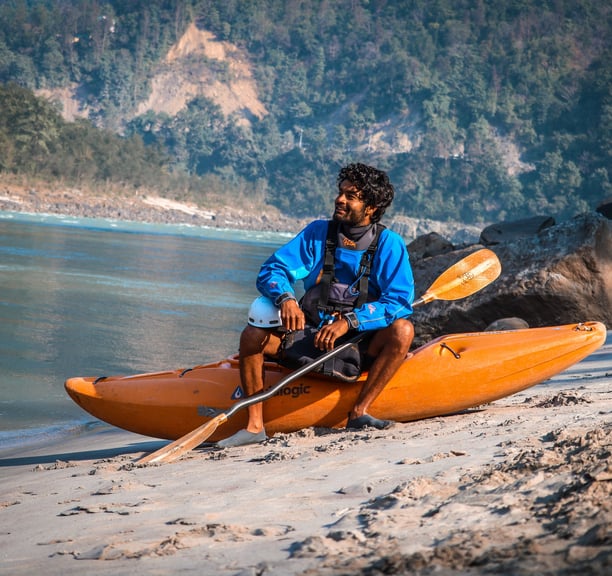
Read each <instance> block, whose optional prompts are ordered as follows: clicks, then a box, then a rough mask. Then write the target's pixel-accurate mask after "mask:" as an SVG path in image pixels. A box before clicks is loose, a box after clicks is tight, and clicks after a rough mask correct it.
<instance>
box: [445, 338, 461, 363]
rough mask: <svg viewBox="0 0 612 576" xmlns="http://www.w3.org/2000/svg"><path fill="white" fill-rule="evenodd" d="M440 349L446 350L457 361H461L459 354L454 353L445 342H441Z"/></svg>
mask: <svg viewBox="0 0 612 576" xmlns="http://www.w3.org/2000/svg"><path fill="white" fill-rule="evenodd" d="M440 347H442V348H445V349H446V350H448V351H449V352H450V353H451V354H452V355H453V356H454V357H455V358H456V359H457V360H460V359H461V354H459V352H455V351H454V350H453V349H452V348H451V347H450V346H449V345H448V344H447V343H446V342H442V343H441V344H440Z"/></svg>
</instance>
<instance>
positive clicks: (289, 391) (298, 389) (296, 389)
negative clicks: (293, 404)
mask: <svg viewBox="0 0 612 576" xmlns="http://www.w3.org/2000/svg"><path fill="white" fill-rule="evenodd" d="M302 394H310V386H309V385H304V384H298V385H297V386H285V387H284V388H283V389H281V390H279V391H278V392H277V393H276V394H275V396H291V398H297V397H298V396H301V395H302Z"/></svg>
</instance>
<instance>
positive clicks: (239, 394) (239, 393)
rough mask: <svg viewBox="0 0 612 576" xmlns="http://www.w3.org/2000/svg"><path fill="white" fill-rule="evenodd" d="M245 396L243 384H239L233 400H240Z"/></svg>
mask: <svg viewBox="0 0 612 576" xmlns="http://www.w3.org/2000/svg"><path fill="white" fill-rule="evenodd" d="M243 397H244V390H243V389H242V386H237V387H236V390H234V393H233V394H232V400H240V398H243Z"/></svg>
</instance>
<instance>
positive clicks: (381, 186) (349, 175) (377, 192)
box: [336, 163, 395, 222]
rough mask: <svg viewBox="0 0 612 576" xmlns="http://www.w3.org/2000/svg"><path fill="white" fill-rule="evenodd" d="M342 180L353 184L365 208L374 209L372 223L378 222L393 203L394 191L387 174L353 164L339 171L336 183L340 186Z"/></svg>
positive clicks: (364, 165) (362, 165) (363, 165)
mask: <svg viewBox="0 0 612 576" xmlns="http://www.w3.org/2000/svg"><path fill="white" fill-rule="evenodd" d="M344 180H348V181H349V182H351V183H352V184H354V185H355V186H356V187H357V189H358V190H359V191H360V192H361V193H362V194H363V200H364V202H365V203H366V206H372V207H374V208H376V211H375V212H374V214H372V222H378V221H379V220H380V219H381V218H382V217H383V214H384V213H385V210H386V209H387V208H388V207H389V205H390V204H391V202H393V196H394V195H395V189H394V188H393V184H391V182H390V180H389V176H387V173H386V172H383V171H382V170H378V169H377V168H373V167H372V166H367V165H366V164H360V163H354V164H349V165H348V166H345V167H344V168H342V169H341V170H340V172H339V174H338V178H337V181H336V183H337V184H338V186H340V183H341V182H343V181H344Z"/></svg>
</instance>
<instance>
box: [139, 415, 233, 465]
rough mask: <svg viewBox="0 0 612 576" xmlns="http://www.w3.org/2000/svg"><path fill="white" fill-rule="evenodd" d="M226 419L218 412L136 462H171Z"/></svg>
mask: <svg viewBox="0 0 612 576" xmlns="http://www.w3.org/2000/svg"><path fill="white" fill-rule="evenodd" d="M226 420H227V416H226V415H225V414H219V415H218V416H215V417H214V418H212V419H211V420H209V421H208V422H205V423H204V424H202V426H200V427H198V428H196V429H195V430H192V431H191V432H189V434H185V436H181V437H180V438H179V439H178V440H175V441H174V442H172V443H171V444H167V445H166V446H162V447H161V448H160V449H159V450H156V451H155V452H152V453H151V454H148V455H147V456H144V457H143V458H141V459H140V460H138V462H137V463H136V464H138V465H139V466H142V465H145V464H157V463H162V462H172V461H174V460H176V459H177V458H180V457H181V456H182V455H183V454H185V452H189V450H191V449H193V448H195V447H196V446H199V445H200V444H202V442H204V441H205V440H206V439H207V438H210V436H212V434H213V433H214V431H215V430H216V429H217V427H218V426H219V424H223V423H224V422H225V421H226Z"/></svg>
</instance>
